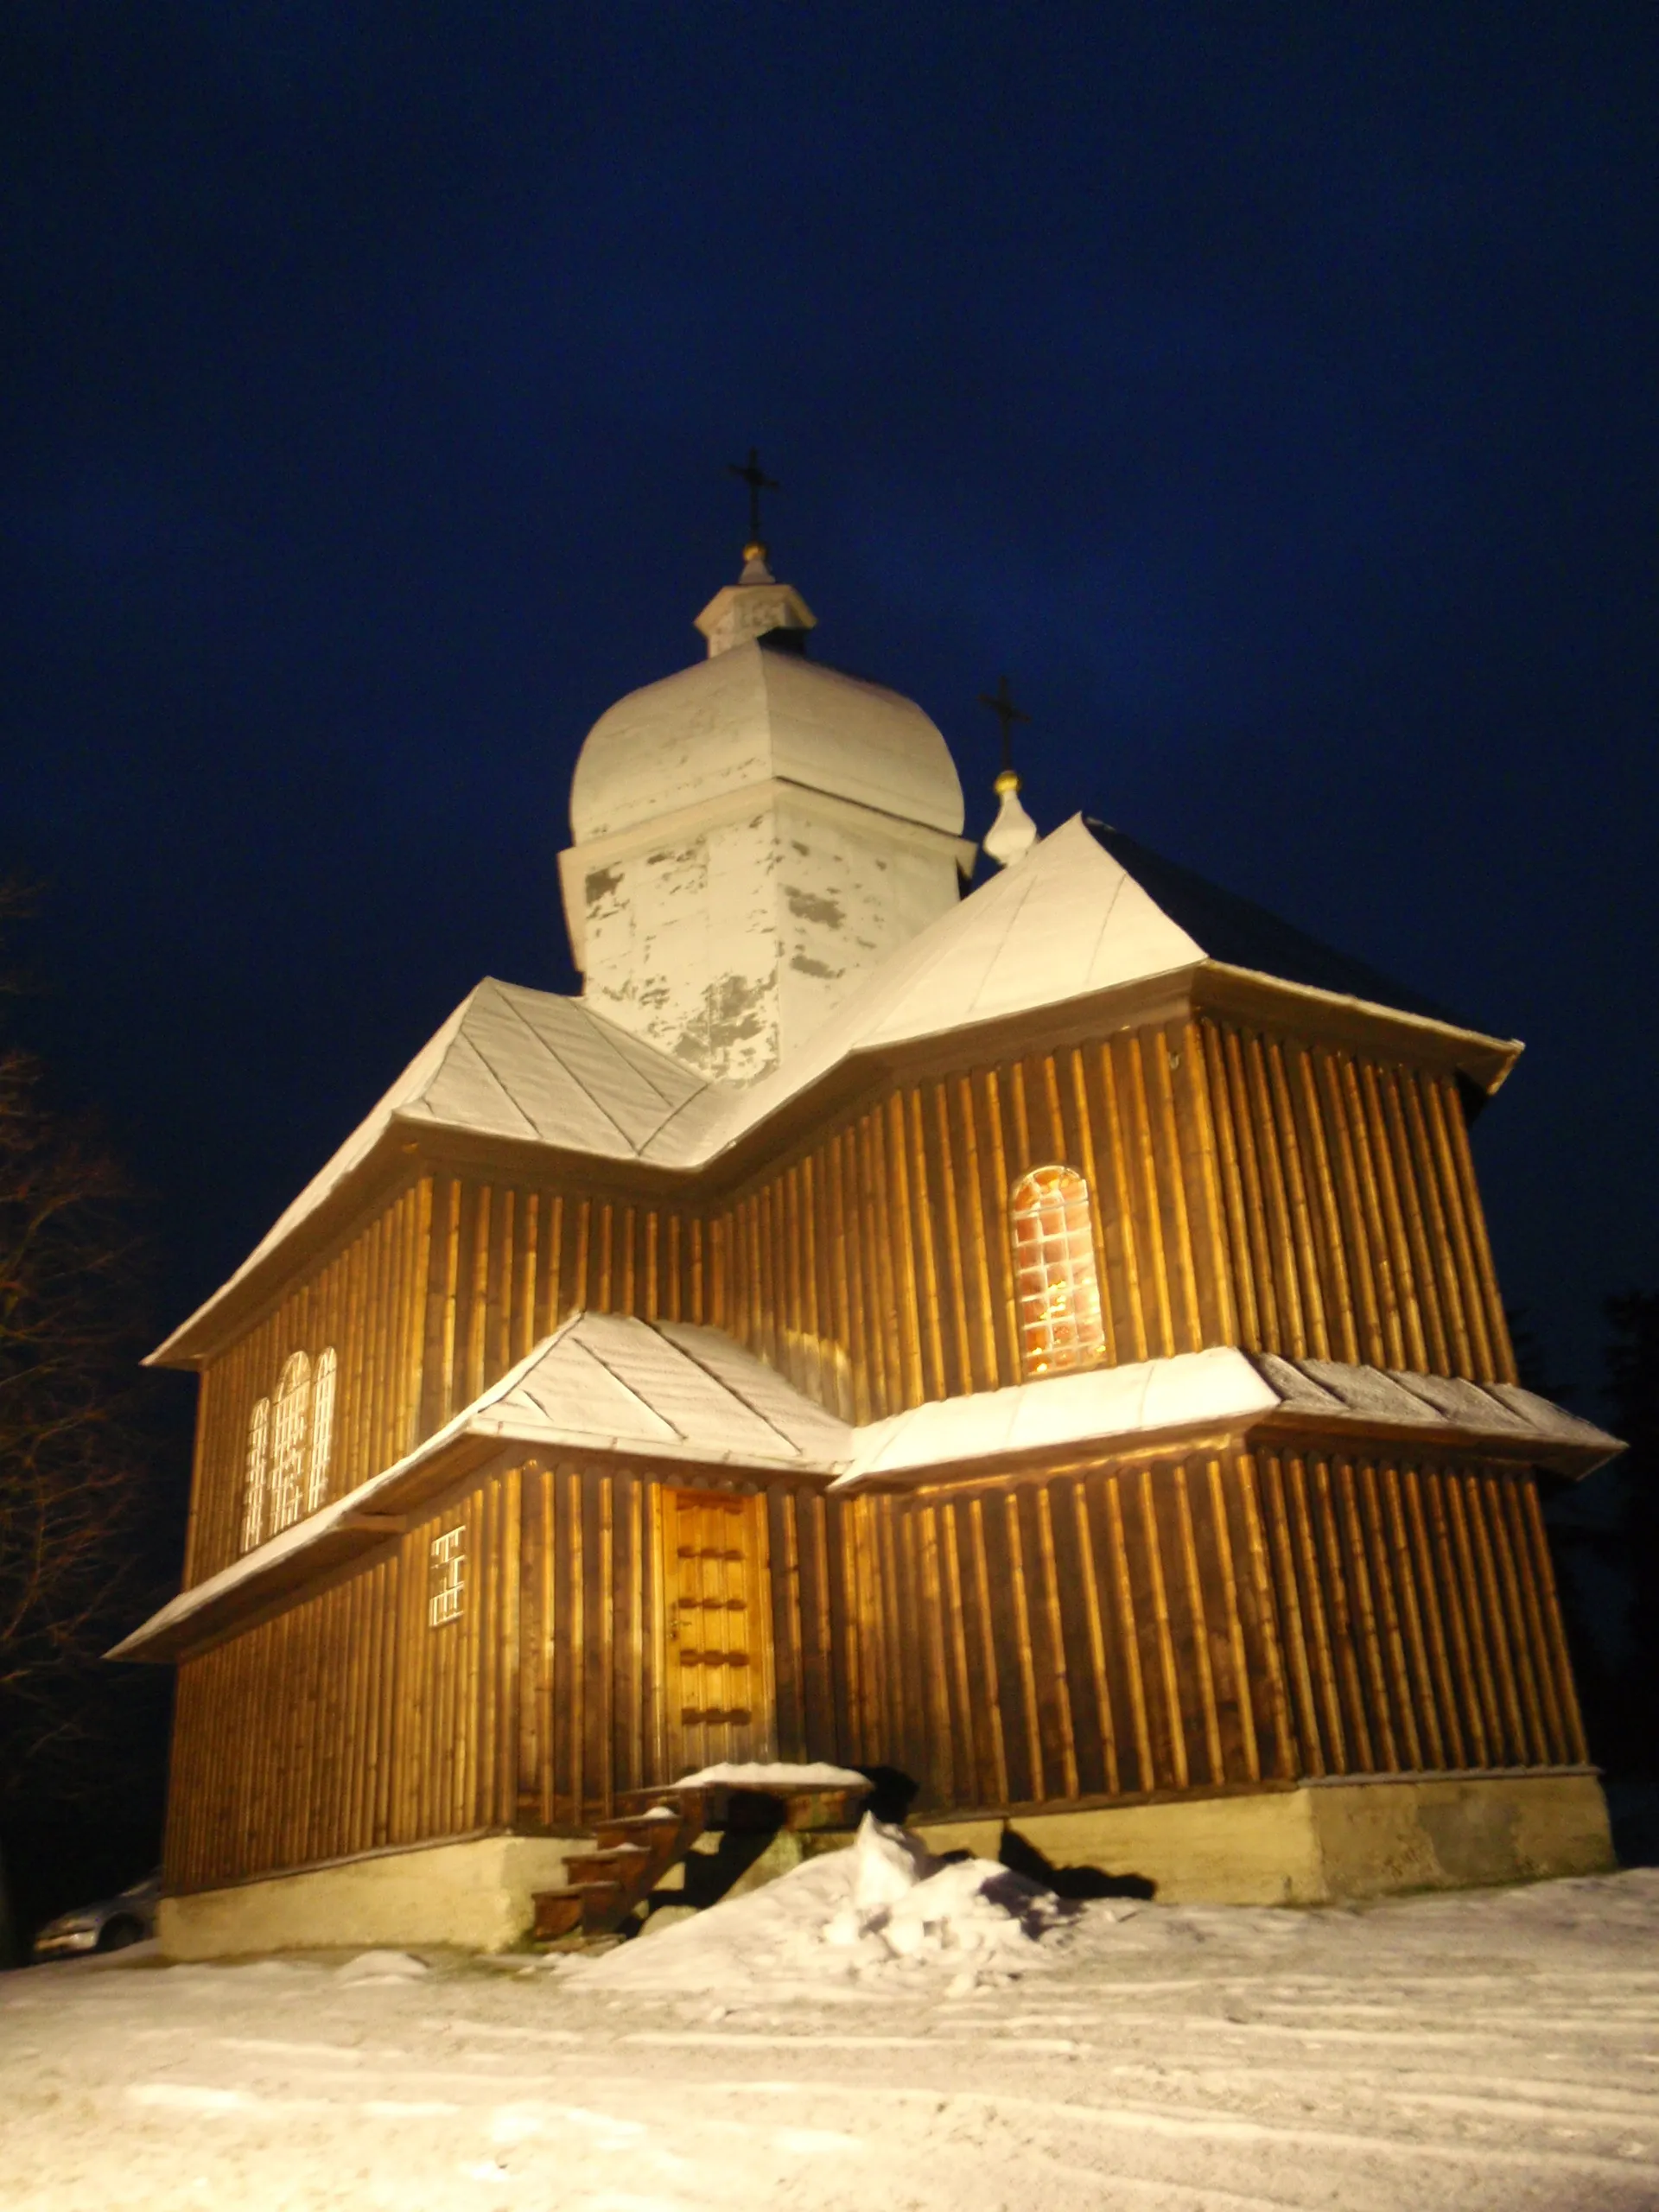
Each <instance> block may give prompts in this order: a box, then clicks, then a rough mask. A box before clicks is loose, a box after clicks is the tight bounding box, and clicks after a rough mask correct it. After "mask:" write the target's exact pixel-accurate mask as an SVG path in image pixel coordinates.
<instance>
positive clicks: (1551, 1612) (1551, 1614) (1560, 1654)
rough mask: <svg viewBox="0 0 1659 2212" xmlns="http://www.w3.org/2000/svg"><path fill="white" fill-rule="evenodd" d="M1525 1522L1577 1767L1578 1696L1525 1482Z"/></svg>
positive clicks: (1534, 1503)
mask: <svg viewBox="0 0 1659 2212" xmlns="http://www.w3.org/2000/svg"><path fill="white" fill-rule="evenodd" d="M1521 1499H1522V1508H1523V1513H1524V1518H1525V1522H1526V1529H1527V1536H1528V1540H1529V1552H1530V1555H1531V1562H1532V1575H1533V1582H1534V1585H1535V1588H1536V1589H1537V1592H1538V1597H1539V1603H1540V1605H1541V1610H1542V1612H1543V1617H1544V1643H1545V1648H1546V1649H1547V1651H1548V1657H1549V1662H1550V1666H1551V1669H1552V1670H1553V1672H1554V1678H1555V1695H1556V1699H1557V1701H1558V1703H1559V1704H1560V1709H1561V1719H1562V1723H1563V1726H1565V1728H1566V1731H1567V1758H1568V1759H1569V1760H1572V1761H1573V1762H1575V1763H1577V1764H1580V1765H1582V1764H1585V1763H1586V1761H1587V1760H1588V1758H1589V1756H1590V1753H1589V1748H1588V1746H1587V1745H1586V1742H1585V1738H1584V1720H1583V1717H1582V1715H1581V1714H1580V1711H1579V1700H1578V1693H1577V1690H1576V1689H1575V1688H1574V1686H1573V1669H1572V1667H1571V1665H1570V1664H1569V1662H1568V1660H1567V1631H1566V1629H1565V1627H1564V1626H1563V1624H1562V1621H1561V1611H1560V1601H1559V1599H1558V1598H1557V1596H1556V1592H1555V1576H1554V1570H1553V1569H1552V1567H1551V1565H1550V1558H1549V1545H1548V1541H1547V1539H1546V1537H1545V1535H1544V1522H1543V1515H1542V1512H1541V1509H1540V1507H1539V1503H1538V1486H1537V1484H1536V1483H1535V1482H1534V1481H1532V1480H1530V1479H1529V1480H1528V1481H1527V1482H1526V1484H1524V1486H1523V1488H1522V1492H1521Z"/></svg>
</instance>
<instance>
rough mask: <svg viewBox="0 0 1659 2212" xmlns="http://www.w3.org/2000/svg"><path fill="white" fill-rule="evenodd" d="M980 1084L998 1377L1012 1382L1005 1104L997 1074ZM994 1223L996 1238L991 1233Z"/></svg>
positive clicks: (1015, 1370)
mask: <svg viewBox="0 0 1659 2212" xmlns="http://www.w3.org/2000/svg"><path fill="white" fill-rule="evenodd" d="M981 1082H982V1098H983V1101H984V1108H985V1138H986V1142H985V1154H984V1156H985V1164H986V1166H988V1169H989V1178H990V1179H989V1182H988V1185H986V1186H985V1223H986V1232H987V1243H988V1248H990V1249H989V1252H988V1256H989V1259H990V1262H991V1269H992V1281H993V1282H994V1284H995V1298H994V1302H993V1308H992V1310H993V1313H994V1314H995V1322H996V1334H997V1340H998V1344H999V1348H1000V1352H1001V1358H1000V1362H999V1365H998V1369H997V1374H998V1378H999V1380H1001V1381H1006V1382H1009V1383H1013V1382H1017V1381H1018V1380H1019V1376H1020V1325H1019V1320H1018V1318H1017V1315H1016V1312H1015V1307H1014V1258H1013V1255H1012V1253H1011V1252H1010V1250H1009V1249H1008V1195H1009V1192H1010V1190H1011V1189H1012V1187H1013V1185H1012V1179H1011V1177H1010V1175H1009V1172H1008V1160H1007V1150H1006V1148H1005V1147H1004V1144H1003V1140H1002V1101H1001V1090H1000V1088H999V1084H998V1079H997V1071H996V1070H995V1068H986V1069H985V1070H984V1071H982V1077H981ZM992 1224H995V1236H994V1237H993V1236H991V1234H990V1230H991V1226H992ZM992 1387H993V1388H995V1384H993V1386H992Z"/></svg>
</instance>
